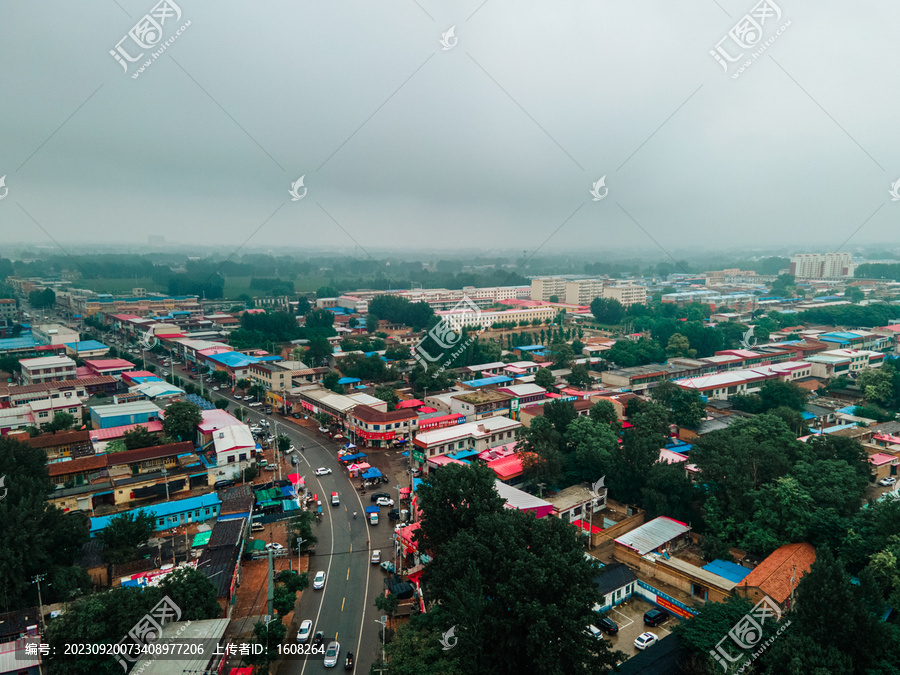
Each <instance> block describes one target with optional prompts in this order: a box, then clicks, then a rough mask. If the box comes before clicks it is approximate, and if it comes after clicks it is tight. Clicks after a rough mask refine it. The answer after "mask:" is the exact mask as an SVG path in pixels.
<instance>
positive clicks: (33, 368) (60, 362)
mask: <svg viewBox="0 0 900 675" xmlns="http://www.w3.org/2000/svg"><path fill="white" fill-rule="evenodd" d="M19 365H20V366H21V369H22V382H23V383H24V384H40V383H41V382H58V381H60V380H74V379H75V361H74V360H72V359H70V358H69V357H68V356H42V357H38V358H36V359H22V360H21V361H19Z"/></svg>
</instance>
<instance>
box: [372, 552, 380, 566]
mask: <svg viewBox="0 0 900 675" xmlns="http://www.w3.org/2000/svg"><path fill="white" fill-rule="evenodd" d="M380 562H381V551H372V560H371V563H372V564H373V565H377V564H378V563H380Z"/></svg>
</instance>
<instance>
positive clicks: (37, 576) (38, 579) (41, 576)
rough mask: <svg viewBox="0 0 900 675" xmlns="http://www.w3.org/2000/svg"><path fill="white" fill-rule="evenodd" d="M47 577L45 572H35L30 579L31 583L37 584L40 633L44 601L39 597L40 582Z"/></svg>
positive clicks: (43, 627) (42, 628)
mask: <svg viewBox="0 0 900 675" xmlns="http://www.w3.org/2000/svg"><path fill="white" fill-rule="evenodd" d="M46 578H47V575H46V574H35V575H34V578H33V579H32V580H31V583H33V584H37V589H38V613H39V614H40V615H41V635H43V634H44V629H45V628H46V626H44V601H43V599H42V597H41V582H42V581H43V580H44V579H46Z"/></svg>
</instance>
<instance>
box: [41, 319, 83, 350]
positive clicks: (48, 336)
mask: <svg viewBox="0 0 900 675" xmlns="http://www.w3.org/2000/svg"><path fill="white" fill-rule="evenodd" d="M31 336H32V337H33V338H34V339H35V340H36V341H38V342H39V343H41V344H42V345H64V344H67V343H69V342H78V339H79V335H78V331H75V330H72V329H71V328H69V327H68V326H63V325H62V324H58V323H45V324H41V325H39V326H32V327H31Z"/></svg>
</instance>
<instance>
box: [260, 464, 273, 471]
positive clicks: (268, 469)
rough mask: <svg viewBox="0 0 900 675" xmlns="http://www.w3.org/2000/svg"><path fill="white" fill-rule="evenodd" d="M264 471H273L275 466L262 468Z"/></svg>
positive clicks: (270, 465)
mask: <svg viewBox="0 0 900 675" xmlns="http://www.w3.org/2000/svg"><path fill="white" fill-rule="evenodd" d="M263 468H264V469H265V470H266V471H275V465H274V464H269V465H268V466H265V467H263Z"/></svg>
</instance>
